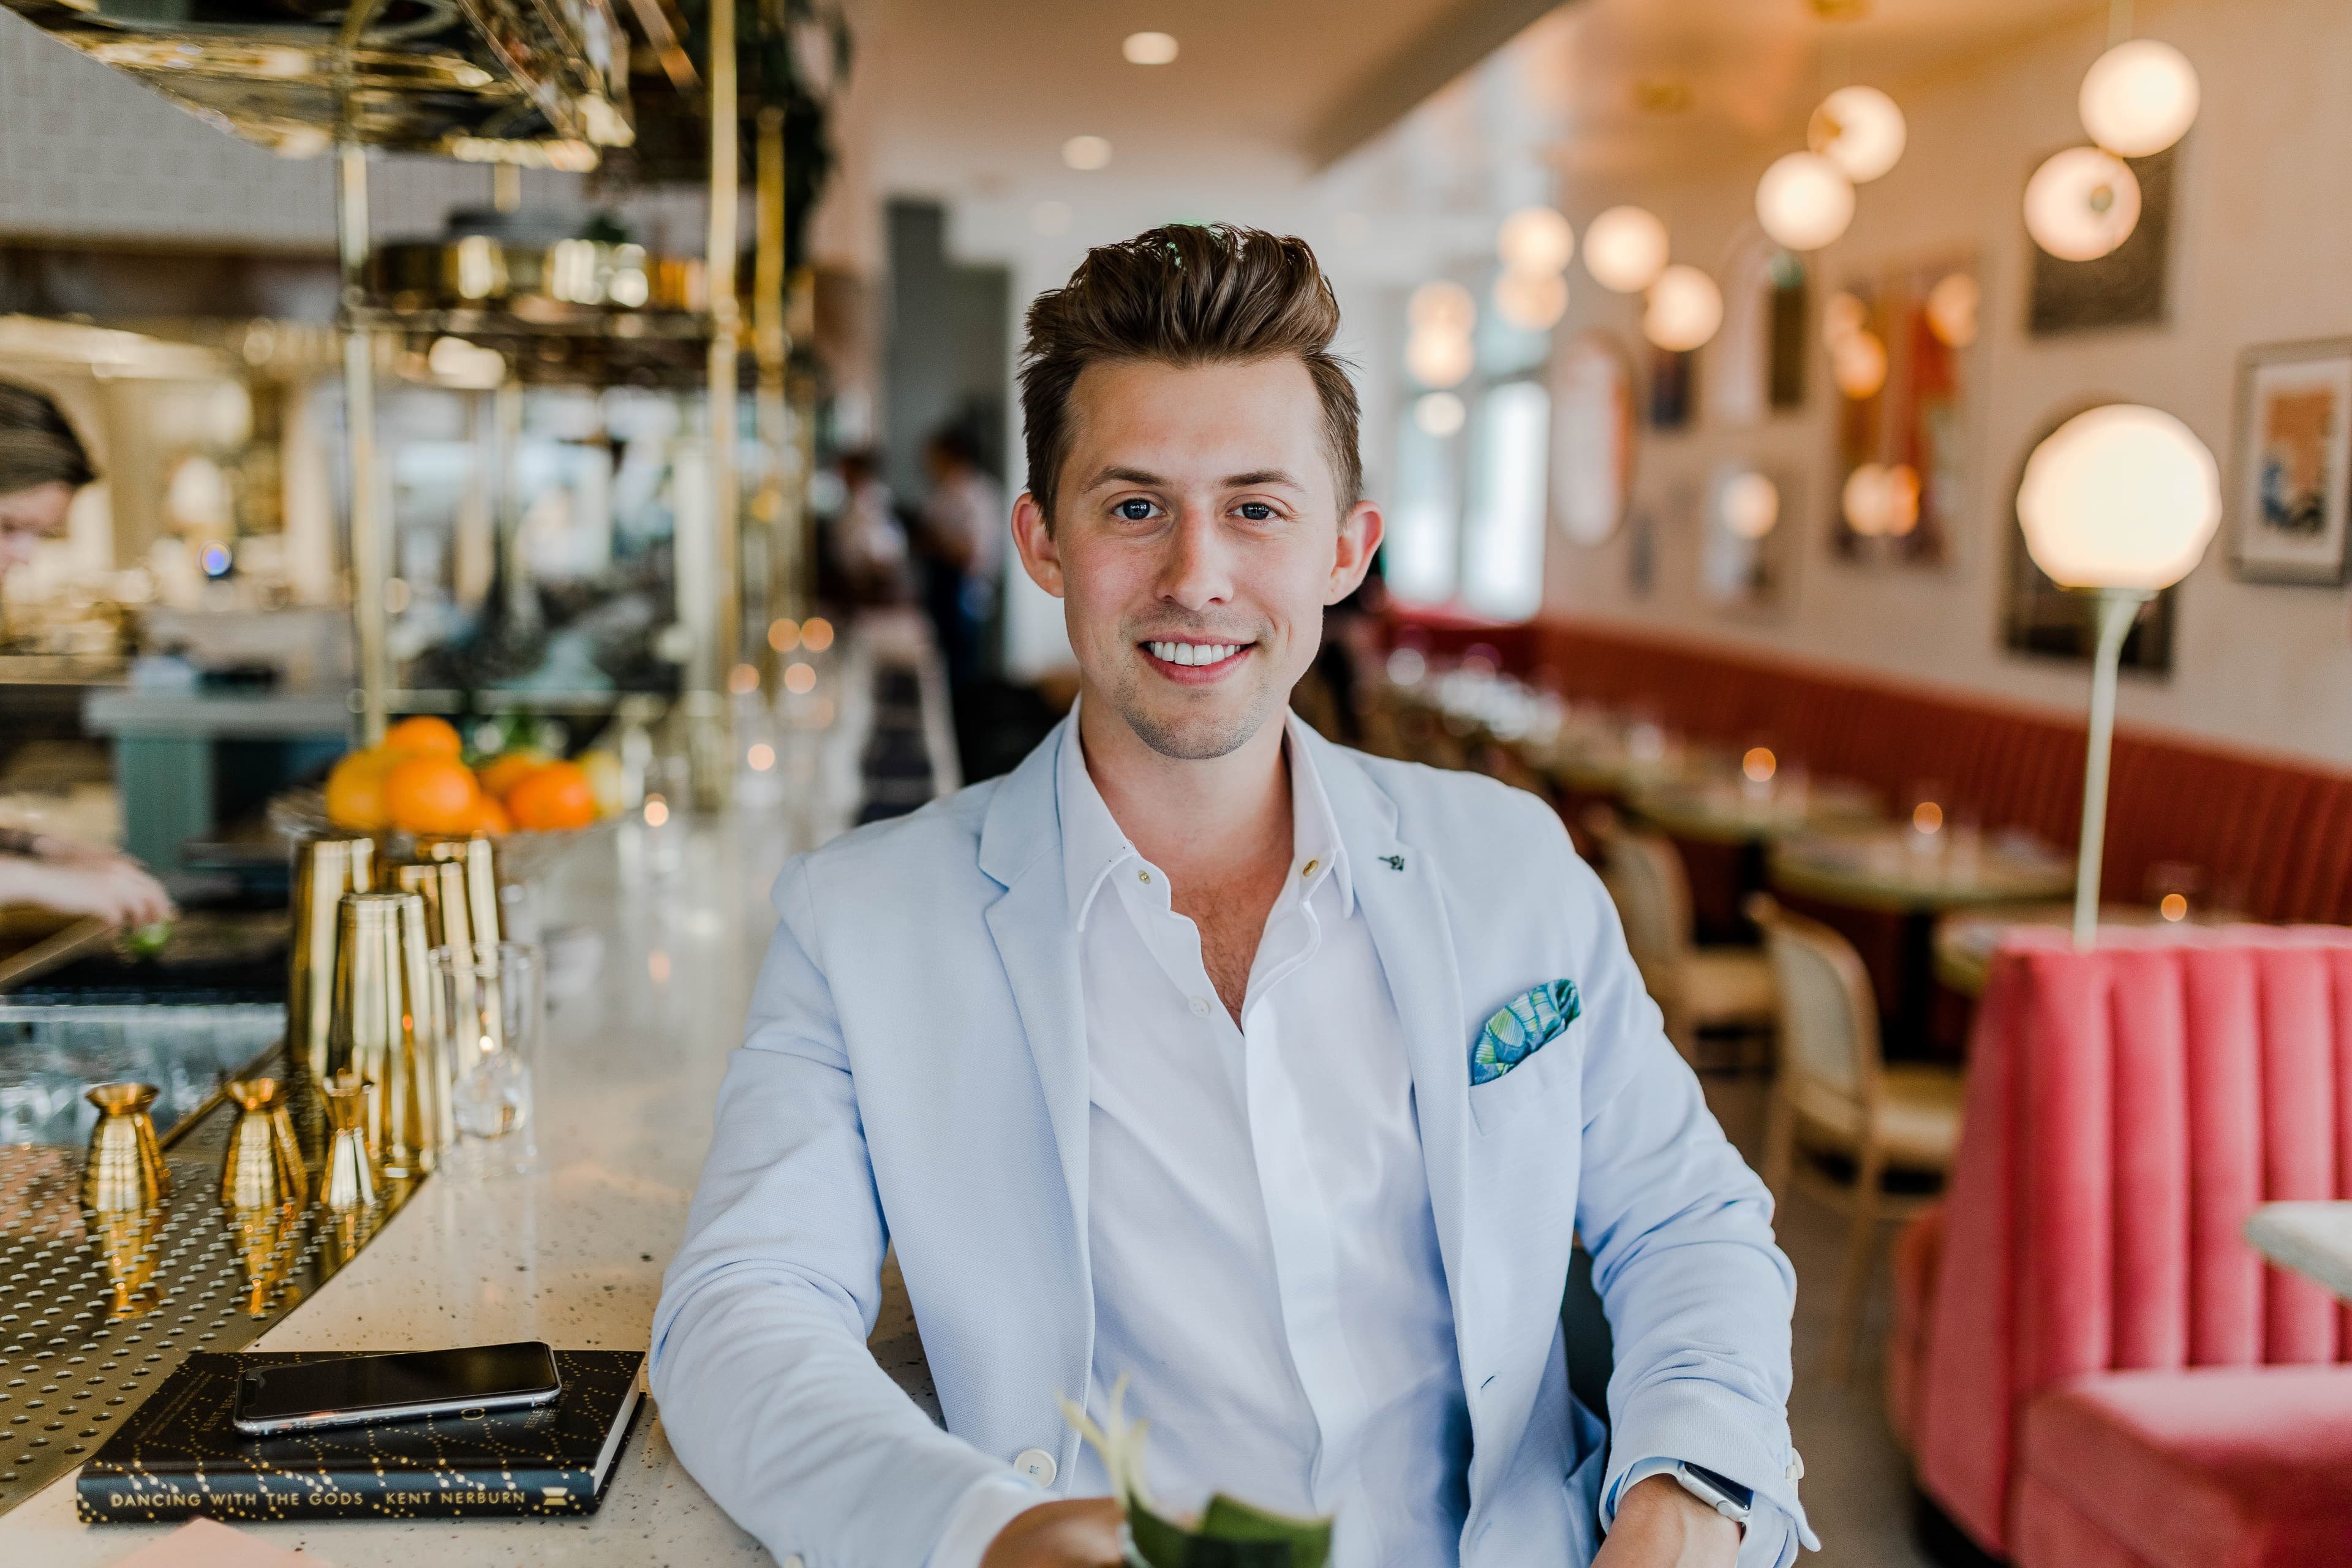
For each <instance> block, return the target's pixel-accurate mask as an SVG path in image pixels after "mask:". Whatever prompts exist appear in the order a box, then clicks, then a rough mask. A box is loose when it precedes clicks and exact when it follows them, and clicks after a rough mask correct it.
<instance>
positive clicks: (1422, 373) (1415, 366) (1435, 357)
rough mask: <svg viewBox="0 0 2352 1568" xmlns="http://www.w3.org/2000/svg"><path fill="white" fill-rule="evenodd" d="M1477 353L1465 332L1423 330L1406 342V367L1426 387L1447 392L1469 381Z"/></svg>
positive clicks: (1414, 378) (1416, 332)
mask: <svg viewBox="0 0 2352 1568" xmlns="http://www.w3.org/2000/svg"><path fill="white" fill-rule="evenodd" d="M1475 363H1477V355H1476V353H1475V351H1474V350H1473V349H1472V348H1471V346H1470V339H1469V337H1468V336H1467V335H1466V334H1465V333H1460V332H1447V331H1433V330H1429V329H1425V328H1424V329H1422V330H1419V331H1415V332H1414V333H1413V334H1412V337H1410V338H1408V339H1407V340H1405V345H1404V364H1405V368H1406V369H1407V370H1409V371H1411V372H1412V378H1413V380H1415V381H1417V382H1419V383H1421V384H1422V385H1423V386H1427V387H1433V388H1438V389H1441V390H1442V389H1444V388H1445V387H1449V386H1459V385H1461V384H1463V382H1465V381H1466V380H1468V379H1469V375H1470V371H1471V368H1472V367H1473V366H1474V365H1475Z"/></svg>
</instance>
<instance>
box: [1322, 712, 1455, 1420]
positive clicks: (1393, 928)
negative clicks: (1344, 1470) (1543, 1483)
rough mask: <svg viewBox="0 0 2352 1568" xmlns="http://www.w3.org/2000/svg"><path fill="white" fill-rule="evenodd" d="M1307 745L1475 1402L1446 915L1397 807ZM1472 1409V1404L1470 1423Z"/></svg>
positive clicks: (1330, 749)
mask: <svg viewBox="0 0 2352 1568" xmlns="http://www.w3.org/2000/svg"><path fill="white" fill-rule="evenodd" d="M1307 744H1309V745H1310V746H1312V747H1313V748H1314V752H1315V765H1316V770H1317V772H1318V774H1319V775H1320V776H1321V778H1322V780H1323V788H1324V791H1325V793H1326V794H1327V795H1329V796H1330V798H1331V812H1332V815H1333V816H1335V817H1337V818H1338V819H1339V836H1340V837H1341V838H1342V840H1344V841H1345V842H1346V844H1347V847H1348V864H1349V868H1351V870H1352V872H1353V874H1354V879H1355V885H1356V903H1357V907H1358V908H1359V909H1360V910H1362V911H1363V914H1364V921H1365V923H1366V924H1367V925H1368V926H1369V927H1370V931H1371V935H1372V946H1373V948H1374V949H1375V950H1376V951H1377V952H1379V953H1380V956H1381V969H1382V971H1383V972H1384V973H1386V974H1387V975H1388V982H1389V994H1390V995H1391V997H1392V998H1393V999H1394V1000H1395V1003H1396V1008H1397V1016H1398V1019H1399V1021H1400V1022H1401V1023H1402V1026H1403V1027H1404V1040H1405V1053H1406V1056H1407V1058H1408V1059H1409V1060H1410V1061H1411V1063H1412V1097H1413V1110H1414V1112H1415V1114H1416V1116H1417V1117H1418V1119H1419V1121H1420V1128H1421V1157H1422V1163H1423V1165H1424V1166H1425V1167H1426V1168H1427V1171H1428V1176H1429V1205H1430V1211H1431V1214H1432V1215H1433V1217H1434V1219H1435V1220H1436V1224H1437V1245H1438V1250H1439V1251H1440V1253H1442V1254H1443V1256H1444V1260H1445V1280H1446V1289H1447V1294H1448V1295H1449V1296H1451V1297H1452V1299H1453V1303H1454V1342H1455V1345H1456V1348H1457V1349H1458V1350H1459V1352H1460V1353H1461V1357H1462V1376H1463V1380H1464V1385H1465V1387H1466V1388H1467V1389H1468V1390H1469V1391H1470V1392H1471V1393H1472V1394H1474V1395H1475V1394H1476V1392H1477V1387H1478V1380H1479V1377H1480V1376H1482V1375H1483V1373H1478V1372H1477V1371H1476V1369H1477V1368H1478V1366H1479V1365H1480V1364H1481V1361H1482V1359H1483V1358H1482V1353H1481V1348H1480V1347H1481V1342H1480V1341H1479V1339H1478V1336H1477V1333H1476V1331H1475V1324H1474V1322H1473V1320H1472V1317H1471V1314H1470V1311H1469V1303H1470V1302H1472V1301H1473V1300H1475V1292H1474V1291H1473V1289H1472V1287H1471V1281H1470V1279H1469V1275H1468V1272H1467V1271H1468V1269H1469V1268H1470V1262H1471V1258H1472V1257H1473V1254H1474V1251H1475V1249H1473V1248H1471V1247H1468V1246H1467V1245H1465V1244H1466V1242H1467V1240H1468V1237H1467V1232H1468V1228H1469V1227H1468V1224H1467V1219H1468V1212H1469V1202H1470V1142H1471V1140H1470V1056H1469V1050H1470V1043H1469V1040H1468V1039H1467V1037H1465V1035H1464V1034H1463V1028H1462V1017H1463V1011H1462V972H1461V967H1460V964H1459V963H1458V961H1457V960H1456V958H1455V954H1454V929H1453V922H1452V921H1449V920H1448V919H1447V918H1446V913H1445V900H1444V898H1443V897H1442V896H1441V894H1440V893H1439V891H1438V887H1437V877H1436V868H1435V867H1434V866H1433V864H1432V863H1431V859H1430V857H1429V856H1427V855H1426V854H1423V852H1421V851H1420V850H1419V849H1417V848H1416V847H1414V846H1412V845H1411V844H1409V843H1407V842H1406V841H1405V840H1404V839H1403V838H1402V837H1399V836H1398V833H1397V819H1396V805H1395V803H1394V802H1392V801H1391V800H1390V799H1389V797H1388V796H1387V795H1385V794H1383V793H1382V792H1381V788H1380V786H1379V785H1378V784H1375V783H1373V781H1372V778H1371V776H1370V774H1369V773H1366V772H1365V771H1364V768H1363V766H1362V764H1360V763H1358V762H1357V761H1356V759H1355V757H1354V755H1353V753H1351V752H1346V751H1343V750H1341V749H1340V748H1339V747H1337V746H1334V745H1332V744H1331V743H1330V742H1328V741H1324V740H1323V739H1321V738H1320V737H1319V736H1312V734H1311V732H1310V739H1309V740H1308V742H1307ZM1478 1408H1479V1405H1478V1401H1477V1400H1476V1399H1475V1397H1474V1398H1473V1400H1472V1401H1471V1410H1472V1412H1473V1415H1474V1416H1475V1413H1476V1411H1477V1409H1478Z"/></svg>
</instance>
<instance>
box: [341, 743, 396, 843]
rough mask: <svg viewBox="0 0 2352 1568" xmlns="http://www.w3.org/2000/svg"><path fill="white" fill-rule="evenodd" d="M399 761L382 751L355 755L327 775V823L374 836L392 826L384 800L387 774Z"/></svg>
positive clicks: (342, 761)
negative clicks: (384, 785) (384, 784)
mask: <svg viewBox="0 0 2352 1568" xmlns="http://www.w3.org/2000/svg"><path fill="white" fill-rule="evenodd" d="M399 760H400V759H399V758H397V757H394V756H392V755H390V754H389V753H387V752H383V751H379V750H373V749H371V750H368V751H364V752H349V753H347V754H346V755H345V756H344V757H343V759H342V760H341V762H339V763H336V764H335V766H334V771H333V772H331V773H329V774H328V775H327V820H328V821H330V822H331V823H333V824H334V825H335V826H338V827H352V828H357V829H358V830H359V831H361V832H362V833H373V832H376V831H378V830H379V829H381V828H384V827H388V826H391V825H392V814H391V812H390V811H388V810H387V809H386V808H385V805H384V800H383V781H384V775H385V774H386V773H390V772H391V771H392V766H393V764H394V763H396V762H398V761H399Z"/></svg>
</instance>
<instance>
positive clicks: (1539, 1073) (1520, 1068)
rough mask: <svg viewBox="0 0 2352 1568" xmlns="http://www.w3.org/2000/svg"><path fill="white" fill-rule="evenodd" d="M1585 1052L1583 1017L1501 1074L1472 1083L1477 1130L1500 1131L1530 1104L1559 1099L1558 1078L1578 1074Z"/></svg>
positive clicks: (1471, 1105) (1472, 1098)
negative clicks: (1578, 1062) (1578, 1064)
mask: <svg viewBox="0 0 2352 1568" xmlns="http://www.w3.org/2000/svg"><path fill="white" fill-rule="evenodd" d="M1583 1054H1584V1021H1583V1020H1582V1019H1577V1020H1575V1021H1574V1022H1572V1023H1570V1025H1569V1026H1568V1027H1567V1029H1565V1030H1564V1031H1562V1032H1561V1033H1560V1034H1559V1035H1557V1036H1554V1037H1552V1038H1550V1039H1549V1040H1546V1041H1545V1042H1544V1043H1543V1044H1542V1045H1541V1046H1539V1047H1537V1048H1536V1049H1535V1050H1534V1051H1532V1052H1530V1053H1529V1054H1528V1056H1527V1057H1526V1058H1524V1059H1522V1060H1521V1061H1520V1062H1519V1064H1518V1065H1517V1067H1515V1068H1512V1069H1511V1070H1510V1071H1508V1072H1507V1073H1505V1074H1504V1075H1503V1076H1502V1077H1500V1078H1496V1079H1487V1080H1486V1082H1485V1083H1474V1084H1472V1085H1471V1086H1470V1115H1471V1117H1472V1118H1473V1119H1474V1120H1475V1121H1476V1122H1477V1123H1478V1131H1480V1132H1481V1133H1493V1132H1496V1131H1501V1130H1502V1129H1503V1128H1505V1127H1507V1126H1509V1125H1510V1124H1511V1123H1512V1122H1514V1121H1517V1120H1518V1118H1519V1117H1520V1116H1522V1115H1523V1114H1525V1113H1526V1111H1527V1110H1528V1108H1529V1107H1530V1106H1534V1105H1538V1104H1541V1103H1544V1102H1546V1101H1549V1102H1551V1103H1554V1104H1557V1103H1559V1096H1558V1094H1557V1093H1556V1092H1555V1091H1556V1090H1557V1089H1559V1079H1561V1078H1562V1077H1563V1076H1565V1077H1567V1078H1569V1079H1573V1078H1574V1077H1575V1076H1576V1068H1577V1058H1580V1057H1581V1056H1582V1055H1583Z"/></svg>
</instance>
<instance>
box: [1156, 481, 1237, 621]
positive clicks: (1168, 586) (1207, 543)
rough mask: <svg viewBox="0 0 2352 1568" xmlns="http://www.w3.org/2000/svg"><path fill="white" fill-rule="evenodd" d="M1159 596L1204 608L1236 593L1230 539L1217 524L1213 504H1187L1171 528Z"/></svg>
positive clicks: (1192, 606)
mask: <svg viewBox="0 0 2352 1568" xmlns="http://www.w3.org/2000/svg"><path fill="white" fill-rule="evenodd" d="M1160 597H1161V598H1163V599H1167V600H1170V601H1171V602H1173V603H1175V604H1177V605H1181V606H1182V607H1183V608H1185V609H1187V610H1196V611H1197V610H1203V609H1206V608H1208V607H1209V606H1210V605H1215V604H1221V603H1223V601H1225V600H1227V599H1230V598H1231V597H1233V563H1232V561H1231V559H1230V542H1229V541H1227V540H1226V539H1225V537H1224V533H1223V530H1221V529H1220V528H1218V526H1217V518H1216V514H1215V511H1214V509H1213V508H1199V507H1189V506H1188V507H1185V508H1183V509H1182V510H1180V511H1179V512H1178V513H1177V517H1176V526H1175V527H1174V528H1172V529H1171V530H1169V533H1168V553H1167V559H1166V561H1165V562H1164V563H1162V565H1161V569H1160Z"/></svg>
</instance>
